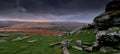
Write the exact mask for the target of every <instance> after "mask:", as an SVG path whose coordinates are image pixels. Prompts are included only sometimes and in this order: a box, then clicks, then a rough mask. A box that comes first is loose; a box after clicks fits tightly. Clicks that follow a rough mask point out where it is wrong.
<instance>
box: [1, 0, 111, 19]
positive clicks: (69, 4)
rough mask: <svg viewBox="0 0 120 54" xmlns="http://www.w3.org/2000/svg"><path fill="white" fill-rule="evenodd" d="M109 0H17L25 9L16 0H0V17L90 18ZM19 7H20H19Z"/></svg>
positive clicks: (101, 9) (102, 8)
mask: <svg viewBox="0 0 120 54" xmlns="http://www.w3.org/2000/svg"><path fill="white" fill-rule="evenodd" d="M108 2H109V0H19V3H20V6H21V7H22V9H23V8H24V9H25V10H26V11H19V10H18V9H17V5H16V0H0V17H1V18H2V17H7V18H20V16H22V17H21V18H23V19H26V18H27V19H33V18H34V19H35V18H36V19H39V18H40V17H39V16H42V19H43V18H44V19H52V20H59V19H62V20H63V21H65V20H68V19H71V20H73V19H74V20H75V21H76V20H77V19H79V20H83V19H90V18H93V16H96V14H98V13H99V12H101V11H103V10H104V8H105V5H106V4H107V3H108ZM20 9H21V8H20Z"/></svg>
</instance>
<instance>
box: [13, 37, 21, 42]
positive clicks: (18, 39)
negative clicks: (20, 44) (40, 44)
mask: <svg viewBox="0 0 120 54" xmlns="http://www.w3.org/2000/svg"><path fill="white" fill-rule="evenodd" d="M20 40H23V38H21V37H17V38H16V39H13V40H12V41H20Z"/></svg>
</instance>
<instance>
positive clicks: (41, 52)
mask: <svg viewBox="0 0 120 54" xmlns="http://www.w3.org/2000/svg"><path fill="white" fill-rule="evenodd" d="M9 34H10V33H9ZM12 34H14V33H12ZM30 36H31V38H28V39H24V40H22V41H16V42H13V41H11V40H12V39H14V38H16V37H17V36H10V37H0V39H6V40H8V42H5V43H0V54H62V49H61V46H60V45H57V46H54V47H50V46H49V44H51V43H55V42H59V41H62V40H65V39H73V41H72V43H71V45H76V43H75V41H76V40H82V41H83V42H88V43H91V44H93V42H94V41H95V36H94V33H93V30H83V31H82V32H81V33H78V34H74V35H68V36H64V37H57V36H44V35H38V34H32V35H30ZM28 40H38V41H37V42H35V43H28V42H27V41H28ZM69 52H70V54H112V53H110V52H108V53H102V52H92V53H90V52H86V51H84V50H83V51H78V50H76V49H73V48H69Z"/></svg>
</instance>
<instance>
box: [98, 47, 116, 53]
mask: <svg viewBox="0 0 120 54" xmlns="http://www.w3.org/2000/svg"><path fill="white" fill-rule="evenodd" d="M100 51H101V52H104V53H106V52H111V51H114V50H113V48H111V47H101V48H100Z"/></svg>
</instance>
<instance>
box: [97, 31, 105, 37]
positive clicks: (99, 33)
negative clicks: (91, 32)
mask: <svg viewBox="0 0 120 54" xmlns="http://www.w3.org/2000/svg"><path fill="white" fill-rule="evenodd" d="M105 34H106V32H105V31H98V32H97V34H96V39H98V38H99V37H101V36H102V35H105Z"/></svg>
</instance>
